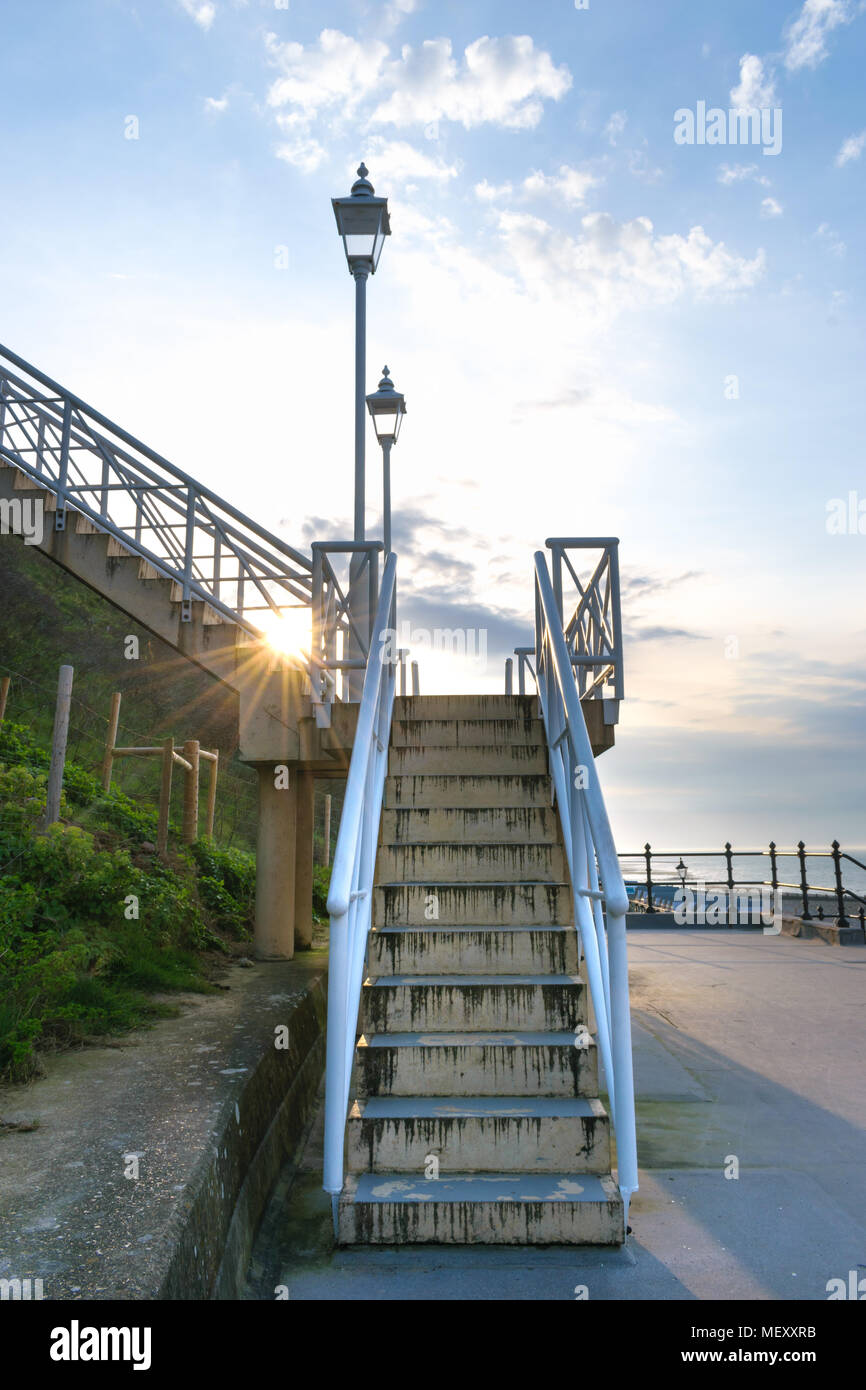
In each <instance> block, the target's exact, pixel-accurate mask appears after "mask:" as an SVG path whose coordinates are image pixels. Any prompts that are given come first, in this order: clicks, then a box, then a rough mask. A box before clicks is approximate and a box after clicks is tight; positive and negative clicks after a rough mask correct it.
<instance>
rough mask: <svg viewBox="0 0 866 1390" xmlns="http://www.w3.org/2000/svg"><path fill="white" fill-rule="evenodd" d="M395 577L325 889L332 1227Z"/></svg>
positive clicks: (387, 710) (376, 804)
mask: <svg viewBox="0 0 866 1390" xmlns="http://www.w3.org/2000/svg"><path fill="white" fill-rule="evenodd" d="M396 575H397V557H396V555H394V554H393V553H392V554H391V555H389V556H388V560H387V563H386V565H385V572H384V574H383V576H382V590H381V594H380V596H379V604H378V608H377V610H376V620H375V624H374V627H373V634H372V638H371V641H370V653H369V657H368V659H367V668H366V673H365V676H364V689H363V693H362V695H361V704H360V708H359V710H358V726H357V730H356V733H355V741H354V744H353V747H352V760H351V762H350V764H349V775H348V778H347V780H346V794H345V798H344V800H343V812H342V815H341V817H340V831H339V834H338V836H337V848H336V851H335V853H334V867H333V870H332V872H331V889H330V892H329V894H328V912H329V914H330V918H331V933H330V959H329V966H328V1043H327V1063H326V1068H325V1164H324V1176H323V1184H322V1185H323V1187H324V1189H325V1191H326V1192H330V1194H331V1200H332V1204H333V1209H334V1225H335V1229H336V1222H337V1203H338V1199H339V1195H340V1193H341V1192H342V1190H343V1147H344V1141H345V1131H346V1110H347V1106H348V1102H349V1085H350V1081H351V1076H352V1061H353V1056H354V1051H355V1039H356V1036H357V1028H358V1009H359V1007H360V1003H361V987H362V983H363V978H364V957H365V955H366V950H367V938H368V936H369V934H370V926H371V923H372V915H373V878H374V875H375V871H376V845H377V842H378V838H379V821H380V819H381V814H382V800H383V796H384V791H385V777H386V775H387V771H388V744H389V742H390V738H391V718H392V715H393V710H394V694H395V685H396V674H397V665H396V659H395V658H396V657H397V653H395V652H394V651H393V643H392V640H391V638H392V636H393V625H392V621H391V619H392V613H393V605H394V596H395V590H396Z"/></svg>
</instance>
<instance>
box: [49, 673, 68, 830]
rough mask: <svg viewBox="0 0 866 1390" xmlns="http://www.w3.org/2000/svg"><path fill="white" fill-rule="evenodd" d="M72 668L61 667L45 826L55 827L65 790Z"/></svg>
mask: <svg viewBox="0 0 866 1390" xmlns="http://www.w3.org/2000/svg"><path fill="white" fill-rule="evenodd" d="M72 675H73V671H72V667H71V666H61V668H60V677H59V679H58V682H57V704H56V706H55V709H54V735H53V737H52V740H51V766H50V768H49V771H48V788H47V795H46V799H45V824H46V825H53V824H54V822H55V821H56V820H57V819H58V818H59V816H60V794H61V792H62V790H63V764H64V762H65V761H66V735H67V734H68V732H69V706H70V705H71V703H72Z"/></svg>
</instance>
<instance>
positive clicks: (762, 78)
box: [731, 53, 776, 110]
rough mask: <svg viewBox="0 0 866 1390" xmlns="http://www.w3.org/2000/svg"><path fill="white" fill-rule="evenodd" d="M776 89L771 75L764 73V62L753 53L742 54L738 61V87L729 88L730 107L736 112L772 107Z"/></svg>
mask: <svg viewBox="0 0 866 1390" xmlns="http://www.w3.org/2000/svg"><path fill="white" fill-rule="evenodd" d="M775 101H776V88H775V84H774V82H773V74H772V73H765V72H764V61H763V59H762V58H759V57H758V56H757V54H755V53H744V54H743V56H742V58H741V59H740V82H739V86H737V87H732V88H731V106H732V107H734V108H735V109H736V110H740V109H742V108H744V107H751V106H758V107H763V106H773V105H774V104H775Z"/></svg>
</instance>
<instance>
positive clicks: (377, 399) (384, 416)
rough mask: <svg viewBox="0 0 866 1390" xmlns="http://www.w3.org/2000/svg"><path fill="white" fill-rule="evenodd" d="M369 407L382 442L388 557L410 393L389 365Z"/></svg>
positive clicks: (383, 498)
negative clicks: (395, 454)
mask: <svg viewBox="0 0 866 1390" xmlns="http://www.w3.org/2000/svg"><path fill="white" fill-rule="evenodd" d="M367 409H368V410H369V412H370V415H371V416H372V419H373V427H374V429H375V431H376V438H377V439H378V441H379V443H380V444H381V445H382V532H383V537H382V538H383V540H384V542H385V559H386V560H387V558H388V556H389V555H390V554H391V449H392V448H393V446H394V445H395V444H396V443H397V439H398V436H399V434H400V426H401V425H402V424H403V416H404V415H405V414H406V397H405V396H403V395H401V393H400V392H399V391H398V390H397V389H396V387H395V386H394V383H393V381H392V380H391V377H390V374H389V372H388V368H387V367H385V368H383V372H382V380H381V381H380V382H379V389H378V391H374V392H373V393H372V394H371V395H369V396H368V397H367Z"/></svg>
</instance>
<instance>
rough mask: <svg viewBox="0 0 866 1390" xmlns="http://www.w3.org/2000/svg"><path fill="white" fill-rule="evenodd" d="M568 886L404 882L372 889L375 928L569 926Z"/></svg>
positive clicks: (552, 884)
mask: <svg viewBox="0 0 866 1390" xmlns="http://www.w3.org/2000/svg"><path fill="white" fill-rule="evenodd" d="M572 920H573V907H572V896H571V888H570V887H569V885H568V884H567V883H487V884H480V883H470V884H447V883H446V884H442V883H438V884H429V883H403V884H391V885H384V886H382V887H376V888H374V889H373V925H374V926H376V927H395V926H407V927H422V926H430V925H439V926H443V927H446V926H458V927H459V926H479V927H485V926H491V927H498V926H503V927H511V926H560V927H562V926H567V925H568V924H569V923H570V922H571V921H572Z"/></svg>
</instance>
